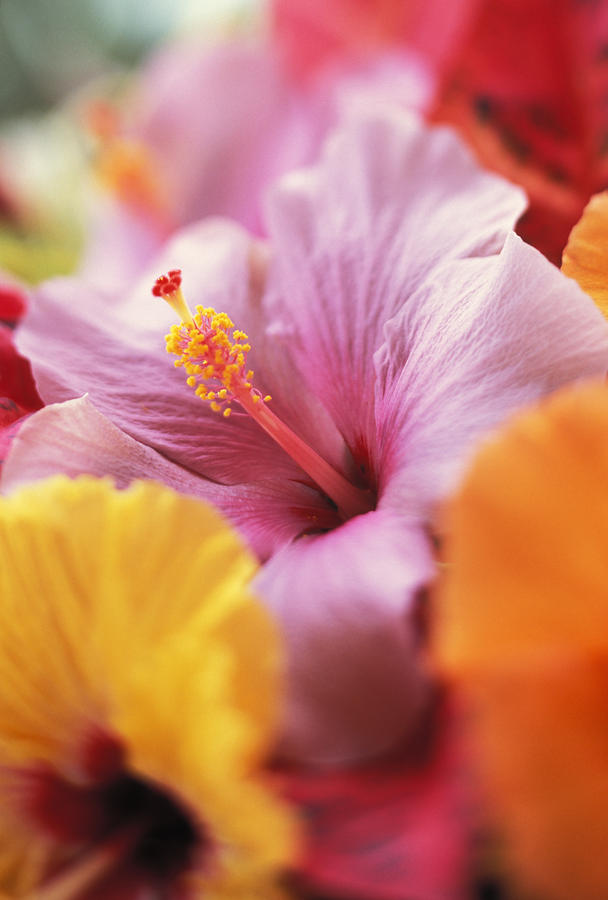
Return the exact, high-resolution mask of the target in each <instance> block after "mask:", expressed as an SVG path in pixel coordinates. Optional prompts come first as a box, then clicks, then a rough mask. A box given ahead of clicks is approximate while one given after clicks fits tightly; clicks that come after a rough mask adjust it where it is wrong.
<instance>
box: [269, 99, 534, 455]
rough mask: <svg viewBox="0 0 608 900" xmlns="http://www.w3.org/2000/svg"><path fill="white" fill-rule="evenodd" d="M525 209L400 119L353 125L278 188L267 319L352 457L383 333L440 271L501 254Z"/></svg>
mask: <svg viewBox="0 0 608 900" xmlns="http://www.w3.org/2000/svg"><path fill="white" fill-rule="evenodd" d="M523 208H524V198H523V194H522V192H521V191H520V190H519V189H517V188H515V187H513V186H511V185H509V184H508V183H507V182H505V181H502V180H501V179H499V178H496V177H494V176H492V175H489V174H487V173H484V172H483V171H482V170H481V169H479V168H478V166H477V165H476V164H475V163H474V162H473V159H472V158H471V156H470V155H469V153H468V151H467V150H465V148H464V146H463V145H462V143H461V142H460V141H459V140H458V139H457V138H456V137H455V135H454V134H452V132H450V131H449V130H447V129H434V130H429V129H426V128H423V127H421V125H420V124H419V123H418V122H417V121H416V120H414V119H413V118H411V117H410V116H408V115H406V114H405V113H403V112H402V111H400V110H399V109H397V108H385V109H382V110H380V111H378V112H377V113H376V114H375V115H374V114H370V113H369V110H368V111H367V114H366V115H358V116H355V117H354V118H353V120H352V121H351V122H350V124H349V125H348V126H346V127H344V128H343V129H341V130H340V131H339V132H337V133H336V134H335V135H334V137H333V139H332V140H331V141H330V142H329V143H328V145H327V146H326V152H325V155H324V157H323V160H322V162H321V164H320V165H319V166H317V167H316V168H315V169H308V170H302V171H299V172H295V173H291V174H290V175H287V176H285V177H284V178H283V179H282V180H281V181H280V182H279V184H278V186H277V187H276V188H275V189H274V191H273V193H272V194H271V197H270V203H269V223H270V232H271V239H272V242H273V246H274V248H275V256H274V268H273V272H272V275H271V279H272V280H271V288H272V294H273V296H272V302H270V301H269V308H270V309H271V312H272V314H273V315H274V316H275V317H276V320H277V328H279V327H280V328H283V330H284V331H285V333H286V334H288V335H290V336H291V337H293V345H294V354H295V356H296V361H297V362H298V364H299V366H300V368H301V369H302V371H303V372H305V373H306V377H307V379H308V382H309V384H310V386H311V388H312V390H313V392H314V393H316V394H317V395H318V396H319V397H321V398H322V399H323V400H324V402H325V404H326V406H327V408H328V410H329V412H330V414H331V416H332V418H333V419H334V421H335V422H336V424H337V425H338V428H339V429H340V431H341V432H342V434H343V435H344V437H345V439H346V441H347V443H348V444H349V445H350V446H351V447H353V446H356V445H357V444H359V443H360V442H361V439H362V435H365V434H367V436H368V439H369V435H370V433H371V432H372V431H373V426H372V420H373V383H374V377H375V373H374V364H373V355H374V353H375V351H376V350H378V349H379V347H380V346H381V345H382V343H383V340H384V338H383V329H384V325H385V323H386V322H387V321H388V320H389V319H391V318H392V317H393V316H394V315H395V314H396V313H397V312H398V311H399V310H400V309H401V308H402V306H403V305H404V304H405V303H406V302H407V301H408V298H409V297H410V296H411V295H412V294H413V293H414V291H415V290H416V289H417V288H418V287H419V285H420V284H422V283H423V282H424V280H425V279H427V278H429V277H431V276H432V273H433V271H434V269H435V268H436V266H438V265H439V264H440V263H445V262H446V261H447V260H449V259H460V258H465V257H468V256H488V255H490V254H494V253H497V252H499V251H500V249H501V247H502V245H503V243H504V240H505V237H506V235H507V232H508V231H509V229H510V228H512V226H513V225H514V223H515V221H516V220H517V218H518V216H519V215H520V213H521V212H522V210H523Z"/></svg>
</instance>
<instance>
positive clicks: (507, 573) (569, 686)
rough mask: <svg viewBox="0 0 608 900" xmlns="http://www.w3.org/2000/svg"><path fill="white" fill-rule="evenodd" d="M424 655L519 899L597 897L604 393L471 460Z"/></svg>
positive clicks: (602, 818) (607, 788) (607, 474)
mask: <svg viewBox="0 0 608 900" xmlns="http://www.w3.org/2000/svg"><path fill="white" fill-rule="evenodd" d="M448 530H449V532H450V534H451V539H450V542H449V544H448V558H449V560H450V565H449V567H448V575H447V577H446V579H445V583H444V585H443V591H442V592H441V593H440V596H439V601H438V603H439V606H438V616H439V619H438V621H439V633H438V636H437V652H438V656H439V659H440V661H441V663H442V664H443V665H444V666H445V667H446V669H447V671H448V672H449V673H450V674H451V675H453V676H454V677H455V678H456V679H458V680H459V681H460V682H461V684H462V686H463V688H464V690H465V692H466V695H467V696H468V698H469V700H470V701H471V707H472V712H473V715H472V723H473V734H474V737H475V739H476V741H477V744H476V747H477V751H478V758H479V764H480V770H481V773H482V775H483V777H484V779H485V784H486V785H487V791H488V798H489V799H490V801H491V802H492V804H493V805H492V807H491V809H492V810H493V814H494V815H495V818H496V820H497V824H498V825H499V827H501V828H502V832H503V834H504V837H505V843H506V849H507V853H508V854H509V858H510V859H511V861H512V862H513V863H514V864H515V867H516V872H517V873H518V874H519V877H520V879H521V881H522V883H523V885H525V886H526V887H527V888H531V889H532V890H533V891H536V892H538V893H539V894H540V895H541V896H543V897H547V898H555V900H574V898H576V900H605V898H606V897H608V856H607V855H606V852H605V851H606V847H607V846H608V815H607V813H606V810H607V809H608V389H607V388H606V387H605V386H604V385H602V384H599V385H594V386H590V387H585V388H579V389H574V390H573V389H571V390H568V391H563V392H561V393H559V394H557V395H555V396H554V397H553V398H552V399H551V400H550V401H548V402H547V403H545V404H544V405H543V406H541V407H540V409H538V410H535V411H533V412H529V413H527V414H526V415H524V416H522V417H521V418H520V419H519V420H518V421H516V422H515V423H514V424H513V425H512V426H511V427H510V428H509V429H507V431H506V432H505V433H504V434H503V435H502V436H501V437H499V438H497V439H496V440H495V441H494V442H493V443H490V444H488V445H487V446H486V447H485V448H484V449H483V450H482V451H481V453H480V454H479V457H478V459H477V461H476V464H475V465H474V467H473V469H472V471H471V472H470V475H469V477H468V479H467V480H466V482H465V484H464V486H463V488H462V490H461V492H460V495H459V496H458V497H457V498H456V500H455V502H454V504H453V507H452V509H451V510H450V512H449V516H448Z"/></svg>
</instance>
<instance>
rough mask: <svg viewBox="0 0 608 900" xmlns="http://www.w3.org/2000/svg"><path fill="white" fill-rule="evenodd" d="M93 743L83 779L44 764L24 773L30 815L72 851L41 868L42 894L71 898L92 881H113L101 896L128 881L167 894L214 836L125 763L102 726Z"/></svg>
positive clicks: (63, 851) (52, 838) (118, 889)
mask: <svg viewBox="0 0 608 900" xmlns="http://www.w3.org/2000/svg"><path fill="white" fill-rule="evenodd" d="M94 743H95V748H94V754H95V760H94V762H95V764H94V765H88V763H87V760H86V758H85V756H84V755H83V759H82V763H83V774H84V775H85V777H87V774H88V778H87V780H86V782H85V783H84V784H81V783H78V784H76V783H74V782H72V781H70V780H68V779H66V778H65V777H63V776H62V775H60V774H58V773H57V772H56V771H55V770H53V769H51V768H50V767H46V766H37V767H36V768H35V769H32V770H29V771H27V772H24V773H20V775H21V780H22V784H23V788H24V791H23V794H22V796H23V798H24V805H25V812H26V815H27V818H28V820H29V822H31V824H32V825H33V826H34V827H36V828H37V829H38V830H39V831H41V832H42V833H43V834H44V835H45V837H46V838H47V839H50V841H51V842H53V843H54V844H56V845H57V846H58V847H59V849H60V855H61V859H62V860H66V859H67V862H63V861H62V863H61V865H60V866H59V867H58V868H50V869H49V870H48V871H47V872H45V873H44V874H43V878H42V884H41V885H40V886H39V887H38V889H37V892H36V897H37V898H40V900H51V898H54V897H55V896H57V897H61V898H62V900H69V898H71V897H76V896H81V893H82V891H83V889H84V888H85V887H88V886H89V885H91V884H92V883H94V884H95V885H96V886H98V887H99V889H101V885H102V884H103V885H104V889H105V888H106V887H107V891H106V893H103V892H100V894H99V896H114V895H119V894H120V893H121V888H122V887H124V886H125V885H126V884H129V885H136V886H139V889H140V890H146V889H148V890H158V891H159V895H160V894H163V896H164V892H165V891H167V892H168V891H169V890H170V889H171V886H172V885H174V883H175V881H176V879H178V878H179V877H180V876H181V875H182V874H183V873H184V872H186V871H187V870H188V869H190V868H191V867H192V866H193V864H194V861H195V858H196V859H197V861H198V858H201V854H204V853H205V851H209V850H210V846H211V845H210V842H209V840H208V838H207V836H206V835H205V834H204V833H203V832H202V829H201V827H200V826H198V825H196V824H195V823H194V822H193V821H192V819H191V817H190V816H189V815H188V813H187V812H186V811H185V810H184V809H182V808H181V806H180V805H179V803H178V802H177V801H176V800H175V799H174V798H173V797H171V796H170V794H169V793H167V792H165V791H164V790H163V789H162V788H161V787H159V786H157V785H155V784H153V783H152V782H150V781H148V780H147V779H145V778H142V777H140V776H138V775H135V774H132V773H130V772H129V771H128V769H126V768H125V766H124V753H123V749H122V746H121V744H120V743H119V742H118V741H116V740H114V739H113V738H112V737H110V736H108V735H106V734H104V733H96V734H95V735H94ZM93 773H95V777H93ZM66 851H67V856H66Z"/></svg>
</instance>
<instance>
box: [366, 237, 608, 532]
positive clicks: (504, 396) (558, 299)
mask: <svg viewBox="0 0 608 900" xmlns="http://www.w3.org/2000/svg"><path fill="white" fill-rule="evenodd" d="M385 335H386V344H385V345H384V347H383V348H382V349H381V351H380V352H379V353H378V354H377V356H376V368H377V372H378V381H377V404H376V414H377V420H378V433H379V438H378V445H379V447H380V448H381V461H380V470H381V472H382V484H381V491H382V490H385V492H386V496H385V497H382V500H381V504H382V505H389V506H390V507H391V508H394V509H399V510H406V511H407V512H408V513H409V514H410V515H421V516H425V515H428V513H429V511H430V509H431V508H432V505H433V503H434V502H436V501H437V500H438V499H439V498H441V497H444V496H446V494H447V493H448V492H449V491H450V490H452V489H453V487H454V486H455V484H456V481H457V479H458V478H459V477H460V475H461V473H462V471H463V468H464V467H465V466H466V464H467V461H468V458H469V456H470V454H471V451H472V450H473V449H474V447H475V444H476V442H477V441H478V440H479V439H480V437H482V436H483V435H484V434H485V433H486V432H487V431H488V430H489V429H491V428H494V427H496V426H498V425H499V424H500V423H501V422H502V421H503V420H504V419H505V417H506V416H508V415H510V414H512V413H513V412H515V411H516V410H517V409H518V408H520V407H522V406H525V405H527V404H530V403H532V402H534V401H535V400H536V399H537V398H539V397H541V396H543V395H545V394H548V393H550V392H551V391H554V390H556V389H557V388H558V387H560V386H561V385H563V384H567V383H569V382H571V381H576V380H579V379H583V378H590V377H594V376H598V375H603V374H604V373H605V372H606V370H607V369H608V323H606V321H605V319H604V318H603V316H602V315H601V314H600V312H599V310H598V309H597V307H596V306H595V305H594V303H593V302H592V301H591V300H590V298H589V297H588V296H587V295H586V294H584V293H583V292H582V291H581V290H580V288H579V287H578V285H577V284H575V282H574V281H571V280H570V279H568V278H565V277H564V276H563V275H562V274H561V272H560V271H559V270H558V269H556V268H555V267H554V266H553V265H551V264H550V263H549V262H547V260H546V259H545V258H544V257H543V256H542V255H541V254H540V253H538V252H537V251H536V250H534V249H533V248H532V247H529V246H528V245H527V244H524V243H523V242H522V241H521V239H520V238H518V237H517V236H516V235H514V234H512V235H510V236H509V238H508V239H507V242H506V244H505V247H504V249H503V251H502V253H501V254H500V256H498V257H493V258H489V259H470V260H461V261H455V262H448V263H446V265H444V266H443V267H442V268H441V269H439V270H438V271H437V272H436V274H435V276H434V278H433V280H432V281H430V282H427V283H426V284H424V285H423V286H422V287H420V288H419V290H418V291H417V292H416V293H415V294H414V295H413V296H412V297H411V298H410V300H409V301H408V303H407V305H406V306H405V307H404V308H403V310H402V311H401V312H400V313H399V314H398V315H397V316H395V318H394V319H393V320H392V321H391V322H390V323H388V325H387V326H386V329H385Z"/></svg>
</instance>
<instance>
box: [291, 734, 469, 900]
mask: <svg viewBox="0 0 608 900" xmlns="http://www.w3.org/2000/svg"><path fill="white" fill-rule="evenodd" d="M462 757H463V754H462V751H461V748H460V743H459V741H458V740H457V736H456V734H455V728H454V723H453V722H452V721H449V720H447V719H445V720H444V721H443V727H442V730H441V733H440V734H439V735H438V738H437V739H436V741H435V746H434V747H433V748H432V752H431V753H430V756H429V757H428V758H427V759H426V761H425V762H424V763H423V764H422V765H420V764H418V765H414V764H412V763H411V762H409V763H408V762H404V761H399V762H392V763H385V764H379V763H377V764H375V765H373V766H367V767H362V768H359V769H350V770H347V769H344V770H341V771H331V772H301V771H300V772H298V771H290V772H288V773H287V782H286V787H285V793H286V794H287V796H288V798H289V799H290V800H291V801H292V802H295V803H296V804H297V805H298V806H300V807H301V809H302V811H303V813H304V817H305V820H306V821H307V823H308V826H309V835H308V846H307V848H306V850H305V856H304V860H303V862H302V865H301V868H300V871H299V876H300V878H301V882H302V885H303V887H304V888H305V889H306V890H309V891H312V892H315V893H324V894H326V895H328V896H336V897H345V896H347V897H350V898H352V900H357V898H366V900H403V898H404V897H407V898H408V900H429V898H431V897H432V898H433V900H458V898H459V897H461V896H462V897H464V896H465V895H466V889H467V881H468V878H469V876H470V872H471V853H472V851H471V848H472V830H473V829H472V816H471V813H470V806H471V804H470V800H469V797H468V794H469V791H468V788H467V781H466V777H464V776H463V771H462V770H463V758H462Z"/></svg>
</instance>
